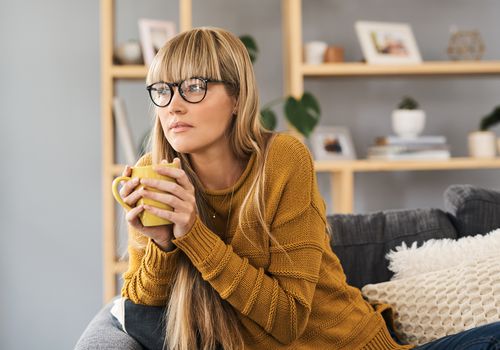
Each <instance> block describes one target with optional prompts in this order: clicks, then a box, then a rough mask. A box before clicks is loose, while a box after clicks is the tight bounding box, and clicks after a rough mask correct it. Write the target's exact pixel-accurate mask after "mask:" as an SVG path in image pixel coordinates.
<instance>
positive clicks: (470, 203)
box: [444, 185, 500, 237]
mask: <svg viewBox="0 0 500 350" xmlns="http://www.w3.org/2000/svg"><path fill="white" fill-rule="evenodd" d="M444 203H445V208H446V210H447V211H448V212H449V213H450V215H451V216H452V220H453V224H454V225H455V227H456V230H457V232H458V237H464V236H470V235H476V234H484V233H488V232H490V231H492V230H494V229H497V228H499V227H500V192H498V191H494V190H489V189H486V188H481V187H478V186H472V185H452V186H450V187H448V188H447V189H446V191H445V193H444Z"/></svg>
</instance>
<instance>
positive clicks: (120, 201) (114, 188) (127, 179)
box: [111, 176, 132, 210]
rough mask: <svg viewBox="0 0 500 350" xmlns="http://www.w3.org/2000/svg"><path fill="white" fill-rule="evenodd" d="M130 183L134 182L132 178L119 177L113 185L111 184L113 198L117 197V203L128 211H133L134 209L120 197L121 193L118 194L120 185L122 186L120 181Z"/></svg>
mask: <svg viewBox="0 0 500 350" xmlns="http://www.w3.org/2000/svg"><path fill="white" fill-rule="evenodd" d="M124 180H126V181H130V180H132V178H131V177H129V176H119V177H117V178H116V179H114V180H113V183H112V184H111V190H112V191H113V197H115V199H116V201H117V202H118V203H120V205H121V206H122V207H124V208H125V209H127V210H132V207H131V206H130V205H128V204H127V203H125V202H124V201H123V199H122V197H121V196H120V193H119V192H118V185H119V184H120V181H124Z"/></svg>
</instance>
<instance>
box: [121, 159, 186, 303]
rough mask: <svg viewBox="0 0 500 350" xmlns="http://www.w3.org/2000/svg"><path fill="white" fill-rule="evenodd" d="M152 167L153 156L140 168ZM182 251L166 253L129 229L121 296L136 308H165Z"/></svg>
mask: <svg viewBox="0 0 500 350" xmlns="http://www.w3.org/2000/svg"><path fill="white" fill-rule="evenodd" d="M148 164H151V159H150V155H149V154H147V155H146V156H144V157H142V158H141V159H140V160H139V161H138V163H137V166H142V165H148ZM179 254H180V250H179V249H177V248H176V249H174V250H173V251H170V252H165V251H163V250H162V249H161V248H160V247H158V245H156V243H155V242H154V241H153V240H151V239H150V238H148V237H146V236H144V235H142V234H141V233H140V232H138V231H137V230H135V229H134V228H133V227H131V226H130V225H129V226H128V255H129V257H128V270H127V271H126V272H125V273H124V274H123V287H122V290H121V295H122V296H123V297H125V298H128V299H130V300H132V301H133V302H134V303H136V304H144V305H154V306H165V305H166V303H167V300H168V295H169V292H170V286H171V283H172V279H173V278H174V271H175V266H176V264H177V262H176V261H177V259H178V256H179Z"/></svg>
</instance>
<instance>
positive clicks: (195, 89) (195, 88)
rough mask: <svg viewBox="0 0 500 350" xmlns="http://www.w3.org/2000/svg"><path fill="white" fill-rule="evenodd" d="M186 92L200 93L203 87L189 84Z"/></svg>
mask: <svg viewBox="0 0 500 350" xmlns="http://www.w3.org/2000/svg"><path fill="white" fill-rule="evenodd" d="M188 91H189V92H200V91H203V86H201V85H199V84H191V85H189V86H188Z"/></svg>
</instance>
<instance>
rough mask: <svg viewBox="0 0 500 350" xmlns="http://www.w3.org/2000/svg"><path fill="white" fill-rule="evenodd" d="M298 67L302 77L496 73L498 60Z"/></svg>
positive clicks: (499, 70) (497, 72) (310, 65)
mask: <svg viewBox="0 0 500 350" xmlns="http://www.w3.org/2000/svg"><path fill="white" fill-rule="evenodd" d="M301 67H302V74H303V75H304V76H305V77H321V76H323V77H327V76H384V75H393V76H403V75H481V74H500V61H456V62H454V61H429V62H424V63H420V64H400V65H392V64H391V65H374V64H366V63H355V62H347V63H324V64H318V65H313V64H303V65H302V66H301Z"/></svg>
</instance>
